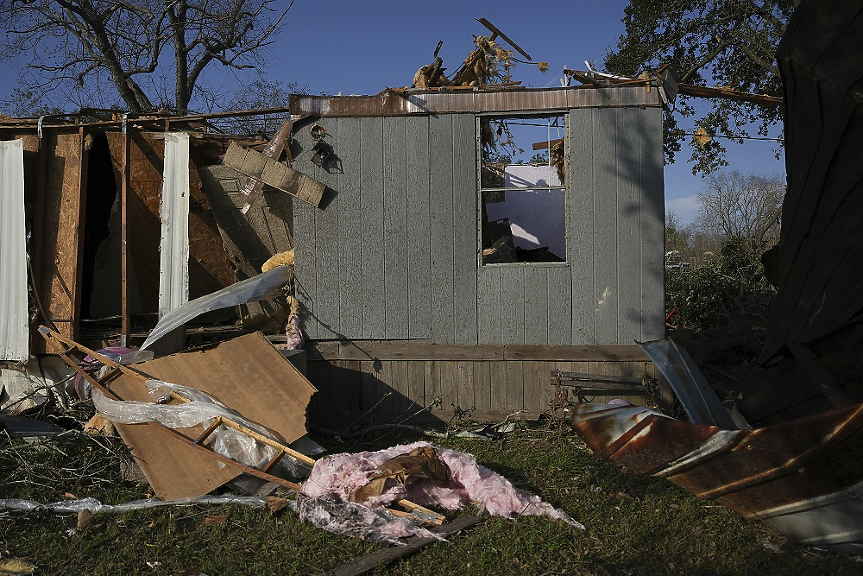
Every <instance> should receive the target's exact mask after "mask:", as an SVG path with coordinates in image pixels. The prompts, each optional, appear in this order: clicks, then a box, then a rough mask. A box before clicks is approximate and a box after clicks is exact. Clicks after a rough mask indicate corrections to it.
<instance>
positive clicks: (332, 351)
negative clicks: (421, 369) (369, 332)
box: [306, 341, 649, 362]
mask: <svg viewBox="0 0 863 576" xmlns="http://www.w3.org/2000/svg"><path fill="white" fill-rule="evenodd" d="M306 350H307V352H308V355H309V356H308V357H309V360H357V361H367V360H406V361H407V360H441V361H444V360H452V361H507V360H527V361H534V360H544V361H554V362H648V361H649V359H648V358H647V356H646V355H645V354H644V352H642V350H641V348H639V347H638V346H637V345H635V344H633V345H628V346H619V345H615V346H539V345H537V346H530V345H510V344H508V345H502V346H500V345H497V346H491V345H480V346H475V345H449V344H425V343H409V342H402V341H387V342H378V341H375V342H370V341H355V342H309V343H308V344H307V346H306Z"/></svg>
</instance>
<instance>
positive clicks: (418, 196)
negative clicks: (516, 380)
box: [398, 116, 431, 338]
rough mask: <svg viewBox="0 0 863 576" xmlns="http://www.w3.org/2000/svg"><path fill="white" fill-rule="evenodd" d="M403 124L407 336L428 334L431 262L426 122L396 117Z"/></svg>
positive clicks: (424, 336) (423, 117) (417, 336)
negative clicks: (405, 201) (405, 200)
mask: <svg viewBox="0 0 863 576" xmlns="http://www.w3.org/2000/svg"><path fill="white" fill-rule="evenodd" d="M398 120H399V121H401V122H404V123H405V165H404V170H405V173H406V174H405V175H406V178H405V183H406V184H405V190H404V194H405V197H406V198H407V220H406V224H407V254H406V257H407V273H408V278H407V279H408V301H407V306H408V309H407V312H406V314H405V315H406V316H407V317H408V336H409V337H410V338H429V336H430V334H431V321H430V318H431V291H430V286H431V262H430V260H429V258H428V257H427V255H428V253H429V252H428V251H429V210H430V205H429V197H430V193H429V179H428V173H427V171H426V170H425V168H424V167H426V166H428V165H429V121H428V118H427V117H425V116H412V117H408V118H399V119H398Z"/></svg>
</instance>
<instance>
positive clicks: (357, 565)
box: [326, 514, 483, 576]
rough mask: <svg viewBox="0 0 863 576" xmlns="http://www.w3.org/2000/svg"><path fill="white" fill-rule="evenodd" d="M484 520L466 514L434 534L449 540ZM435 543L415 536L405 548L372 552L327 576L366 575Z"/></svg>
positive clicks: (330, 572)
mask: <svg viewBox="0 0 863 576" xmlns="http://www.w3.org/2000/svg"><path fill="white" fill-rule="evenodd" d="M482 519H483V516H481V515H473V514H466V515H464V516H459V517H458V518H456V519H455V520H453V521H452V522H449V523H448V524H446V525H445V526H441V527H440V528H433V529H432V532H435V533H436V534H438V535H440V536H443V537H444V538H449V537H450V536H452V535H453V534H455V533H456V532H460V531H462V530H466V529H467V528H470V527H471V526H474V525H476V524H479V523H480V521H481V520H482ZM435 542H439V540H438V539H437V538H431V537H423V536H415V537H413V538H410V539H409V540H407V542H406V543H405V545H404V546H392V547H390V548H382V549H380V550H378V551H377V552H372V553H371V554H368V555H366V556H361V557H359V558H355V559H354V560H351V561H350V562H348V563H346V564H342V565H341V566H339V567H338V568H335V569H333V570H330V571H329V572H327V573H326V574H327V576H359V575H360V574H365V573H366V572H370V571H372V570H374V569H375V568H378V567H380V566H384V565H386V564H389V563H390V562H395V561H396V560H398V559H399V558H404V557H405V556H409V555H411V554H413V553H414V552H416V551H417V550H419V549H420V548H422V547H423V546H427V545H428V544H433V543H435Z"/></svg>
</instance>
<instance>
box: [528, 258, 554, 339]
mask: <svg viewBox="0 0 863 576" xmlns="http://www.w3.org/2000/svg"><path fill="white" fill-rule="evenodd" d="M550 269H551V268H550V267H548V266H525V267H524V343H525V344H548V320H549V304H550V302H549V299H548V271H549V270H550Z"/></svg>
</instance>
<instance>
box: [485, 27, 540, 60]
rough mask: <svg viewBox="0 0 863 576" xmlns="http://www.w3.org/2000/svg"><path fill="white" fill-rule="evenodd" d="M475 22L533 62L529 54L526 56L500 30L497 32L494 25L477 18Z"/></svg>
mask: <svg viewBox="0 0 863 576" xmlns="http://www.w3.org/2000/svg"><path fill="white" fill-rule="evenodd" d="M476 21H477V22H479V23H480V24H482V25H483V26H485V27H486V28H488V29H489V31H491V33H492V34H494V35H497V36H500V37H501V38H503V39H504V40H506V43H507V44H509V45H510V46H512V47H513V48H515V49H516V51H517V52H518V53H519V54H521V55H522V56H524V57H525V58H527V59H528V60H533V58H531V57H530V54H528V53H527V52H525V51H524V50H522V49H521V48H520V47H519V45H518V44H516V43H515V42H513V41H512V40H510V38H509V36H507V35H506V34H504V33H503V32H501V31H500V30H498V29H497V28H496V27H495V25H494V24H492V23H491V22H489V21H488V20H486V19H485V18H477V19H476Z"/></svg>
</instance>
